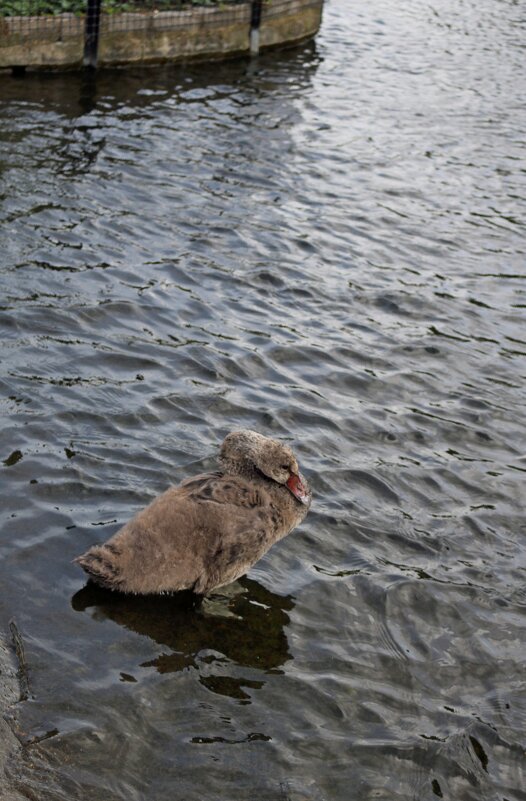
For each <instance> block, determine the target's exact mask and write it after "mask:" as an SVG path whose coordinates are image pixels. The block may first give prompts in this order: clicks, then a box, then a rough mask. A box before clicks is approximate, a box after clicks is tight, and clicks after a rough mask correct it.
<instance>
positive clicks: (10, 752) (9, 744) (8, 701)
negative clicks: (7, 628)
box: [0, 637, 23, 801]
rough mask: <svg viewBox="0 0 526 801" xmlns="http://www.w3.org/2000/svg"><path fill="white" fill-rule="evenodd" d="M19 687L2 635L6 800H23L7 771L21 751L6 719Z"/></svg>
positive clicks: (0, 755)
mask: <svg viewBox="0 0 526 801" xmlns="http://www.w3.org/2000/svg"><path fill="white" fill-rule="evenodd" d="M18 698H19V687H18V679H17V675H16V668H15V665H14V659H13V656H12V654H11V652H10V650H9V648H8V646H7V644H6V641H5V639H4V638H3V637H0V797H1V798H2V799H4V800H5V801H23V798H22V796H21V795H20V794H19V793H18V792H16V791H15V790H14V789H13V787H12V786H11V784H10V782H9V780H8V778H7V776H6V772H5V768H6V765H7V763H8V762H9V760H10V759H12V758H13V757H14V756H15V755H16V754H17V752H20V743H19V742H18V740H17V738H16V736H15V735H14V733H13V730H12V729H11V726H10V725H9V723H8V722H7V720H5V717H4V716H5V714H6V713H7V712H8V711H9V709H10V707H12V705H13V704H15V703H16V702H17V701H18Z"/></svg>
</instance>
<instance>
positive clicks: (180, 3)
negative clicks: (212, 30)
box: [0, 0, 239, 17]
mask: <svg viewBox="0 0 526 801" xmlns="http://www.w3.org/2000/svg"><path fill="white" fill-rule="evenodd" d="M235 2H239V0H142V2H141V0H102V10H103V12H105V13H109V14H115V13H118V12H119V11H145V10H151V9H158V10H159V11H167V10H168V9H174V10H176V9H178V8H184V7H186V8H188V7H192V6H222V5H225V3H235ZM86 5H87V0H0V17H18V16H20V17H30V16H35V17H36V16H41V15H45V14H48V15H55V14H67V13H69V14H84V13H85V11H86Z"/></svg>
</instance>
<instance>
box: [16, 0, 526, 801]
mask: <svg viewBox="0 0 526 801" xmlns="http://www.w3.org/2000/svg"><path fill="white" fill-rule="evenodd" d="M525 27H526V22H525V17H524V13H523V9H522V8H521V5H520V4H519V3H516V2H512V1H511V0H480V1H479V2H475V1H474V0H461V1H460V2H459V1H458V0H457V2H452V0H444V2H442V3H440V4H434V5H433V4H430V3H428V2H421V0H409V2H405V3H399V2H395V0H371V1H370V2H368V3H350V2H349V3H347V2H345V0H332V2H330V3H328V4H327V7H326V11H325V18H324V23H323V28H322V31H321V33H320V35H319V37H318V39H317V42H316V44H315V45H309V46H307V47H304V48H302V49H299V50H295V51H291V52H289V53H285V54H283V53H282V54H273V55H269V56H266V57H264V58H262V59H261V60H260V62H259V63H258V64H257V65H253V66H252V67H250V66H249V65H248V64H247V63H246V62H240V63H233V64H227V65H223V66H219V65H213V66H212V67H206V66H202V67H192V68H188V69H181V68H177V69H175V68H169V67H167V68H161V69H152V70H149V71H131V72H125V71H120V72H108V73H104V74H100V75H99V76H98V77H97V80H96V82H89V81H86V80H83V79H82V78H81V77H79V76H77V75H73V74H72V75H63V76H47V77H43V76H41V77H38V76H28V77H27V78H26V79H25V80H15V79H12V78H10V77H9V76H4V77H3V78H2V84H1V89H0V97H1V101H2V102H1V105H0V120H1V128H0V130H1V134H0V136H1V147H2V157H1V158H2V179H3V184H2V201H3V203H2V212H1V220H2V246H1V251H0V265H1V268H0V269H1V279H0V280H1V299H0V303H1V307H2V311H1V358H2V363H1V368H2V375H3V378H2V416H1V426H2V437H1V453H0V462H3V464H0V479H1V482H2V495H3V503H4V510H3V514H2V527H1V535H0V553H1V555H2V561H1V563H0V576H1V590H0V622H1V623H2V626H3V629H4V630H5V628H6V626H7V621H8V619H9V618H10V617H14V618H15V619H16V622H17V624H18V627H19V629H20V631H21V634H22V637H23V639H24V643H25V650H26V658H27V663H28V666H29V682H30V692H31V697H30V698H29V699H28V700H27V701H25V702H23V703H21V704H19V705H18V707H17V710H16V718H17V721H18V724H17V725H18V727H19V729H20V731H21V732H23V734H22V735H21V736H22V737H23V738H25V742H26V743H27V747H26V749H25V752H24V756H23V760H22V764H21V766H19V768H18V769H16V768H13V767H12V768H11V772H12V775H13V776H14V777H15V778H16V779H17V781H18V786H19V788H21V789H22V790H23V791H24V792H26V794H27V796H28V798H31V799H37V801H40V800H42V801H44V800H45V801H81V799H82V800H84V799H89V800H90V801H142V800H143V799H146V800H147V801H179V800H181V801H183V800H184V801H200V800H201V799H204V798H206V799H207V800H208V799H210V801H216V799H217V801H219V800H221V801H252V799H258V801H259V800H261V801H287V799H289V801H322V800H324V801H354V800H356V801H363V799H373V798H374V799H388V800H389V801H395V799H400V801H406V799H418V801H433V799H436V798H444V799H451V801H464V800H467V799H470V801H471V799H473V801H495V800H496V799H498V800H499V801H505V799H506V800H507V801H518V800H519V799H522V800H523V801H524V799H526V789H525V786H524V776H523V769H524V764H525V751H524V747H525V743H526V737H525V730H526V694H525V681H524V657H525V654H526V634H525V622H526V621H525V613H526V589H525V579H526V551H525V545H524V541H525V533H526V524H525V522H524V516H523V497H524V481H525V478H526V476H525V473H526V457H525V455H524V454H525V450H526V449H525V436H524V424H525V417H526V415H525V412H524V405H525V392H524V387H525V383H524V372H525V356H526V325H525V323H524V318H525V304H526V291H525V290H526V271H525V258H524V257H525V250H526V247H525V233H526V227H525V223H524V196H525V194H526V181H525V172H526V171H525V163H524V152H525V150H524V147H525V144H526V141H525V140H526V112H525V105H524V102H523V101H524V85H525V75H524V73H525V69H524V63H525V62H524V53H525V50H524V45H525ZM236 426H237V427H239V426H243V427H253V428H256V429H258V430H260V431H262V432H263V433H267V434H270V435H273V436H276V437H281V438H283V439H285V440H287V441H290V442H291V444H292V445H293V446H294V448H295V449H296V450H297V453H298V456H299V459H300V462H301V465H302V467H303V469H304V471H305V473H306V474H307V475H308V477H309V479H310V480H311V482H312V485H313V487H314V492H315V503H314V505H313V508H312V511H311V513H310V515H309V517H308V518H307V520H306V521H305V523H304V524H303V525H302V526H301V528H300V529H299V530H297V531H296V532H295V533H294V534H293V535H292V536H291V537H289V538H288V539H287V540H285V541H283V542H282V543H280V544H279V545H277V546H276V547H275V548H274V549H273V550H272V551H271V552H270V553H269V554H268V555H267V556H266V557H265V558H264V559H263V560H262V561H261V562H260V563H259V564H258V565H257V567H256V568H255V569H254V570H252V571H251V572H250V574H249V576H248V577H247V578H245V579H243V580H242V581H241V582H239V583H237V584H235V585H232V586H231V587H229V588H226V589H225V591H224V592H223V593H222V595H221V596H219V597H215V598H212V599H210V600H208V601H207V602H206V603H205V604H204V606H203V607H202V608H196V607H194V606H192V604H191V602H190V601H189V600H188V598H162V599H157V600H156V599H153V600H152V599H142V600H141V599H126V598H121V597H117V596H111V595H107V594H104V593H100V592H95V591H94V590H93V589H90V588H84V589H83V578H82V575H81V573H80V571H79V570H78V569H77V568H76V567H75V566H74V565H72V564H71V562H70V560H71V559H72V558H73V557H74V556H75V555H76V554H77V553H79V552H81V551H82V550H84V549H85V548H86V547H87V546H89V545H90V544H91V543H92V542H95V541H98V540H102V539H105V538H106V537H108V536H109V535H110V534H112V533H113V532H114V531H115V530H116V528H117V527H118V525H119V524H121V523H123V522H124V521H125V520H126V519H127V518H128V517H129V516H130V515H131V514H132V513H133V512H134V511H136V510H137V509H139V508H140V507H141V506H142V505H144V504H145V503H146V502H147V501H148V500H149V499H151V498H152V497H153V496H154V494H155V493H157V492H159V491H161V490H163V489H164V488H165V487H166V486H167V485H168V484H169V483H170V482H174V481H178V480H180V479H182V478H183V477H184V476H187V475H189V474H191V473H193V472H197V471H199V470H201V469H202V468H203V467H206V468H208V467H209V466H211V465H212V464H213V463H214V462H213V459H214V455H215V453H216V449H217V446H218V443H219V442H220V441H221V439H222V438H223V436H224V435H225V434H226V433H227V432H228V431H229V430H231V429H232V428H235V427H236Z"/></svg>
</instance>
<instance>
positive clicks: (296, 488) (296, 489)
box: [287, 473, 309, 505]
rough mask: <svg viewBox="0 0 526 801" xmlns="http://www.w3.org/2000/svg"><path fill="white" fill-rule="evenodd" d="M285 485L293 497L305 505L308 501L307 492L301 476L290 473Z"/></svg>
mask: <svg viewBox="0 0 526 801" xmlns="http://www.w3.org/2000/svg"><path fill="white" fill-rule="evenodd" d="M287 487H288V489H289V490H290V491H291V492H292V494H293V495H294V497H295V498H297V499H298V501H300V502H301V503H304V504H305V505H306V504H308V502H309V494H308V492H307V489H306V487H305V484H304V483H303V482H302V480H301V478H300V477H299V476H297V475H296V473H291V474H290V477H289V480H288V481H287Z"/></svg>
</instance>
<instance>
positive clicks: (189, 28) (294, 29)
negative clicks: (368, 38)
mask: <svg viewBox="0 0 526 801" xmlns="http://www.w3.org/2000/svg"><path fill="white" fill-rule="evenodd" d="M124 8H126V7H125V6H123V9H124ZM322 9H323V0H279V2H274V3H272V4H268V5H264V6H263V7H262V8H261V9H260V17H258V22H257V25H255V24H254V21H253V16H254V6H253V4H252V3H250V2H242V3H236V4H223V5H220V6H207V7H203V6H182V7H181V8H179V9H175V10H174V9H172V10H167V11H163V10H158V9H151V8H150V9H148V8H144V9H141V8H138V9H137V10H132V11H128V10H123V11H122V12H120V13H103V14H102V15H101V16H100V18H97V24H96V28H97V31H98V33H97V45H96V47H95V50H96V51H97V52H96V55H93V56H92V57H90V58H88V57H87V56H86V47H87V39H89V36H90V33H89V31H90V30H91V28H90V26H92V24H93V23H92V22H90V18H89V17H86V16H83V15H80V16H79V15H78V14H75V13H71V12H69V13H62V14H57V15H48V16H45V15H44V16H42V15H41V16H32V17H31V16H26V15H23V16H22V15H18V16H16V15H13V16H5V17H1V18H0V69H11V70H13V71H16V72H18V73H19V72H20V71H22V70H26V69H29V70H56V69H79V68H80V67H82V65H84V66H87V65H89V66H95V64H97V66H99V67H111V66H121V65H131V64H154V63H162V62H172V63H175V62H181V61H214V60H225V59H230V58H235V57H238V56H246V55H248V54H250V53H254V52H259V51H263V50H268V49H271V48H276V47H286V46H291V45H295V44H298V43H300V42H303V41H305V40H307V39H310V38H311V37H313V36H314V35H315V34H316V33H317V31H318V29H319V27H320V23H321V16H322ZM254 25H255V27H254ZM254 31H256V36H254ZM90 42H91V39H90ZM91 46H93V47H94V45H93V42H91V45H90V47H91ZM86 58H88V60H87V61H86ZM90 59H91V60H90Z"/></svg>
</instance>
